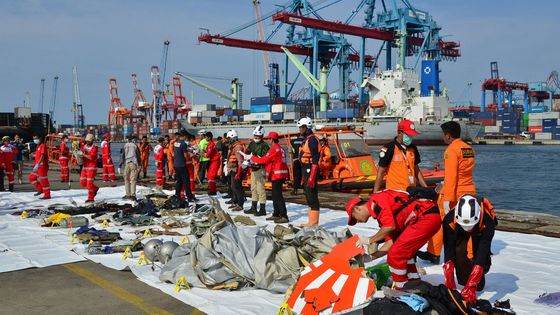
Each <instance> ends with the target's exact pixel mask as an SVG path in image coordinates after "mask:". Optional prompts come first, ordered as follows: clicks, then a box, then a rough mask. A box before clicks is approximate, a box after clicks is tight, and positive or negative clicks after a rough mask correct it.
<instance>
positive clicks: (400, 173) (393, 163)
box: [373, 119, 428, 192]
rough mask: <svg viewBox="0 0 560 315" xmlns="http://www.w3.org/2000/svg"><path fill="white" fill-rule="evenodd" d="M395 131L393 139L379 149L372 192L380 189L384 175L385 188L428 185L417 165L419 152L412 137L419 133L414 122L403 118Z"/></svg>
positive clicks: (396, 188)
mask: <svg viewBox="0 0 560 315" xmlns="http://www.w3.org/2000/svg"><path fill="white" fill-rule="evenodd" d="M397 132H398V134H397V136H396V137H395V139H394V140H393V141H391V142H389V143H388V144H385V145H384V146H383V147H381V151H379V169H378V171H377V178H376V180H375V186H374V188H373V192H376V191H379V190H380V189H381V186H382V183H383V179H384V178H385V175H387V177H386V178H385V181H386V183H385V189H393V190H400V191H406V188H407V187H408V186H416V185H417V184H419V185H420V186H422V187H427V186H428V185H427V184H426V181H425V180H424V176H422V172H421V171H420V168H419V167H418V164H420V153H418V149H417V148H416V146H415V145H414V144H413V143H412V138H413V137H414V136H416V135H417V134H419V132H418V131H416V127H415V126H414V123H413V122H412V121H411V120H407V119H403V120H402V121H401V122H399V124H398V126H397Z"/></svg>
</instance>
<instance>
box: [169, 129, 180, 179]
mask: <svg viewBox="0 0 560 315" xmlns="http://www.w3.org/2000/svg"><path fill="white" fill-rule="evenodd" d="M173 137H174V138H173V139H170V140H169V142H168V143H167V171H168V175H169V179H170V180H171V179H173V176H175V169H174V168H173V155H174V154H175V153H174V150H173V147H174V145H175V141H177V139H179V133H178V132H176V133H175V134H174V135H173Z"/></svg>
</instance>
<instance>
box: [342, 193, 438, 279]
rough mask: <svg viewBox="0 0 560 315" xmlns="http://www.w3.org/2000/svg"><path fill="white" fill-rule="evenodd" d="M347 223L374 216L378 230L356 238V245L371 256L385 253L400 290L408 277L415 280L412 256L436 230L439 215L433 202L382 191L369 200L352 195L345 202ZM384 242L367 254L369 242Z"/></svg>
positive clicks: (374, 256) (378, 256) (366, 219)
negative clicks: (373, 233)
mask: <svg viewBox="0 0 560 315" xmlns="http://www.w3.org/2000/svg"><path fill="white" fill-rule="evenodd" d="M346 212H347V213H348V216H349V219H348V225H354V224H356V223H357V222H360V223H365V222H367V221H368V220H369V218H370V217H371V218H374V219H377V221H378V223H379V227H380V229H379V231H378V232H377V233H376V234H375V235H374V236H372V237H369V238H368V237H360V241H359V243H360V245H361V246H364V247H365V248H366V252H367V253H368V254H371V258H372V259H377V258H380V257H382V256H384V255H385V254H387V264H388V265H389V270H390V271H391V276H392V277H393V281H394V284H395V289H397V290H400V289H402V288H403V286H404V285H405V284H406V282H407V281H409V280H418V279H420V276H419V275H418V271H417V269H416V263H415V261H414V256H415V255H416V252H417V251H418V249H420V248H421V247H422V246H424V244H426V242H427V241H428V240H429V239H430V238H431V237H432V236H433V235H434V234H435V233H436V232H437V231H438V230H439V228H440V226H441V217H440V215H439V210H438V207H437V205H436V204H435V203H434V202H432V201H431V200H427V199H416V198H413V197H410V195H409V194H407V193H406V192H401V191H395V190H383V191H380V192H377V193H374V194H372V195H371V196H370V199H369V200H363V199H361V198H359V197H356V198H352V199H350V201H348V203H347V204H346ZM383 241H385V243H384V244H383V246H381V248H379V250H377V251H375V252H374V253H371V251H369V252H368V249H369V248H371V245H372V244H375V243H380V242H383Z"/></svg>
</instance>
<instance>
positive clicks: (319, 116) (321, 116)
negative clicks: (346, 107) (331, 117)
mask: <svg viewBox="0 0 560 315" xmlns="http://www.w3.org/2000/svg"><path fill="white" fill-rule="evenodd" d="M317 119H327V112H317Z"/></svg>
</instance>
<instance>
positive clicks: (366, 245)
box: [356, 236, 379, 255]
mask: <svg viewBox="0 0 560 315" xmlns="http://www.w3.org/2000/svg"><path fill="white" fill-rule="evenodd" d="M356 246H357V247H361V248H363V249H364V250H365V252H366V255H371V254H373V253H375V252H377V247H378V246H379V244H377V243H370V240H369V237H365V236H360V237H359V239H358V242H356Z"/></svg>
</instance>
